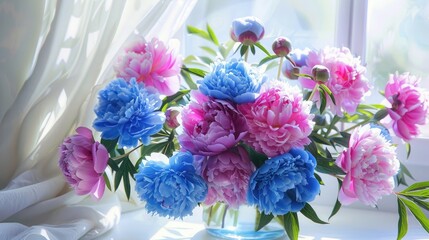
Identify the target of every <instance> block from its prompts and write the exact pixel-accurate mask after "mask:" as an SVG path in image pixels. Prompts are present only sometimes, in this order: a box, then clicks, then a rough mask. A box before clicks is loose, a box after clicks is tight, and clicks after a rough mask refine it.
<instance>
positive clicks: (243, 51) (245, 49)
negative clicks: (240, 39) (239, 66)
mask: <svg viewBox="0 0 429 240" xmlns="http://www.w3.org/2000/svg"><path fill="white" fill-rule="evenodd" d="M248 50H249V46H247V45H242V46H241V49H240V56H244V54H246V52H247V51H248Z"/></svg>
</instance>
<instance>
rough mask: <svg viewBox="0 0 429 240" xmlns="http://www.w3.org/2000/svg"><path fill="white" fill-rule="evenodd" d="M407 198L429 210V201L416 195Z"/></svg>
mask: <svg viewBox="0 0 429 240" xmlns="http://www.w3.org/2000/svg"><path fill="white" fill-rule="evenodd" d="M407 198H409V199H411V201H413V202H415V203H416V204H417V205H419V206H420V207H421V208H423V209H425V210H426V211H429V202H425V201H423V200H420V199H418V198H415V197H407Z"/></svg>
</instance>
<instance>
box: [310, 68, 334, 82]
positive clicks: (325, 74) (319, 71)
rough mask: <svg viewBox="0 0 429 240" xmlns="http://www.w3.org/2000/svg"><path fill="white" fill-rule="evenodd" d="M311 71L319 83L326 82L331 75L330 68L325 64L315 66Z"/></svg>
mask: <svg viewBox="0 0 429 240" xmlns="http://www.w3.org/2000/svg"><path fill="white" fill-rule="evenodd" d="M311 73H312V74H313V77H314V81H316V82H318V83H325V82H327V81H328V80H329V77H330V73H329V69H328V68H327V67H325V66H323V65H316V66H314V67H313V69H311Z"/></svg>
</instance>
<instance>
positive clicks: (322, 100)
mask: <svg viewBox="0 0 429 240" xmlns="http://www.w3.org/2000/svg"><path fill="white" fill-rule="evenodd" d="M313 91H316V89H313ZM319 96H320V113H321V114H322V113H323V111H325V108H326V94H325V91H324V90H323V88H322V89H320V94H319Z"/></svg>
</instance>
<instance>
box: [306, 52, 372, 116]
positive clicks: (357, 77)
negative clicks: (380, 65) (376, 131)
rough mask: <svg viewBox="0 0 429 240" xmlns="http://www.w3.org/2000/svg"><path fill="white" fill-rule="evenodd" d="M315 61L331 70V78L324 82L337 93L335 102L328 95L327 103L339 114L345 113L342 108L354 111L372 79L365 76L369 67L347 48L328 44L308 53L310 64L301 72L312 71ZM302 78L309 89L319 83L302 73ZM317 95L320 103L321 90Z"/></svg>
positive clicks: (348, 111) (350, 112) (309, 72)
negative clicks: (317, 50)
mask: <svg viewBox="0 0 429 240" xmlns="http://www.w3.org/2000/svg"><path fill="white" fill-rule="evenodd" d="M316 65H323V66H325V67H327V68H328V69H329V72H330V78H329V79H328V82H327V83H325V84H326V86H327V87H328V88H329V89H330V90H331V91H332V93H333V94H334V97H335V102H336V105H335V104H334V103H333V102H332V100H331V99H330V98H329V97H327V98H326V99H327V106H328V107H329V108H330V109H331V111H332V112H333V113H335V114H337V115H339V116H342V115H343V114H342V112H343V111H346V112H347V113H349V114H353V113H354V112H355V111H356V108H357V106H358V105H359V103H360V102H362V100H363V97H364V96H365V94H366V93H367V92H368V91H369V89H370V83H369V81H368V79H367V78H366V77H365V76H364V73H365V71H366V68H365V67H364V66H362V65H361V63H360V59H359V58H355V57H353V55H352V54H351V53H350V50H349V49H348V48H341V49H339V48H333V47H326V48H325V49H323V50H321V51H319V52H316V51H311V52H310V53H309V54H308V59H307V65H306V66H303V67H302V68H301V73H303V74H309V75H311V74H312V73H311V71H312V68H313V67H314V66H316ZM299 81H300V82H301V84H302V86H303V87H304V88H308V89H313V88H314V86H315V84H316V83H315V82H314V81H313V80H311V79H308V78H304V77H300V78H299ZM314 99H315V100H316V101H317V105H318V106H319V107H320V95H319V92H316V93H315V95H314ZM310 100H311V99H310Z"/></svg>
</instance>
